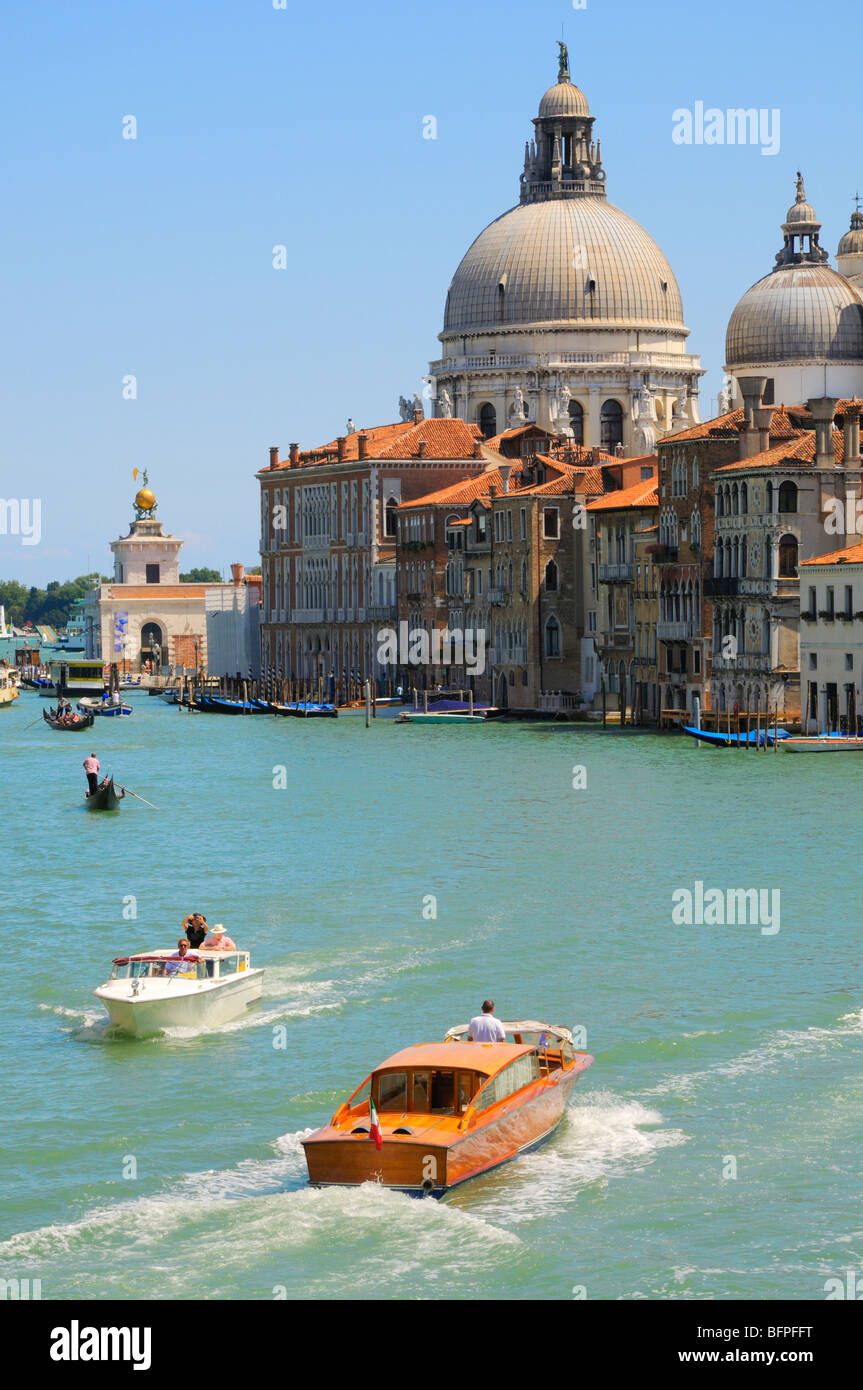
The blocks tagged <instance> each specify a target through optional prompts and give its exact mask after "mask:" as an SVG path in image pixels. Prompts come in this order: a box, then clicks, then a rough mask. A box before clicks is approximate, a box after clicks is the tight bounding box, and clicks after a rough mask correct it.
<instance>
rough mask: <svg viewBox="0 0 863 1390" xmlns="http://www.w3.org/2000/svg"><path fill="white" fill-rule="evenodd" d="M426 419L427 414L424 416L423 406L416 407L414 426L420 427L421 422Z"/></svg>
mask: <svg viewBox="0 0 863 1390" xmlns="http://www.w3.org/2000/svg"><path fill="white" fill-rule="evenodd" d="M424 419H425V414H424V412H423V408H422V406H421V405H415V406H414V424H415V425H418V424H419V423H420V420H424Z"/></svg>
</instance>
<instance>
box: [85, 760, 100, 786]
mask: <svg viewBox="0 0 863 1390" xmlns="http://www.w3.org/2000/svg"><path fill="white" fill-rule="evenodd" d="M84 771H85V772H86V774H87V786H88V788H89V791H88V792H87V795H88V796H92V795H93V793H94V792H97V791H98V790H99V759H98V758H97V757H96V754H95V753H91V754H90V756H89V758H85V759H84Z"/></svg>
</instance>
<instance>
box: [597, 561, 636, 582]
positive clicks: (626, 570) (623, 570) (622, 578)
mask: <svg viewBox="0 0 863 1390" xmlns="http://www.w3.org/2000/svg"><path fill="white" fill-rule="evenodd" d="M634 577H635V566H634V565H627V564H619V565H600V567H599V582H600V584H631V583H632V581H633V579H634Z"/></svg>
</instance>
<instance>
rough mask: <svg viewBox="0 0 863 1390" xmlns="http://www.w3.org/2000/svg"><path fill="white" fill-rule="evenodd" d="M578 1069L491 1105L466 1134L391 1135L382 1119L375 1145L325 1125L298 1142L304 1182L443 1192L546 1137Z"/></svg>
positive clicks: (433, 1129)
mask: <svg viewBox="0 0 863 1390" xmlns="http://www.w3.org/2000/svg"><path fill="white" fill-rule="evenodd" d="M581 1070H582V1069H581V1068H579V1067H577V1066H576V1067H572V1068H570V1069H568V1070H566V1071H562V1072H560V1073H559V1074H558V1075H557V1076H555V1077H554V1078H550V1079H548V1080H544V1081H540V1082H537V1083H536V1084H535V1085H534V1086H533V1087H531V1088H530V1090H529V1091H527V1092H526V1093H519V1095H518V1096H517V1097H515V1096H514V1097H513V1098H512V1102H511V1103H510V1104H509V1105H508V1106H507V1104H506V1103H504V1104H503V1105H502V1106H496V1107H494V1108H493V1110H492V1111H490V1113H489V1118H488V1119H487V1120H485V1122H484V1123H479V1124H476V1125H475V1126H472V1127H471V1128H469V1129H468V1130H467V1131H466V1132H465V1133H463V1134H462V1133H458V1132H455V1133H454V1132H452V1131H445V1130H441V1129H439V1128H438V1126H436V1125H435V1124H433V1123H430V1124H429V1125H428V1128H427V1130H426V1138H425V1139H424V1138H423V1136H422V1134H421V1133H416V1132H415V1133H414V1134H412V1135H399V1134H393V1133H391V1132H388V1130H389V1126H388V1125H387V1124H385V1123H384V1126H383V1130H384V1139H383V1146H382V1148H381V1149H379V1150H378V1149H376V1148H375V1146H374V1143H373V1142H372V1140H371V1139H370V1138H369V1137H368V1135H367V1134H355V1135H352V1134H345V1133H344V1132H338V1131H336V1130H334V1129H332V1127H331V1126H326V1127H325V1128H324V1129H320V1130H317V1131H316V1133H314V1134H312V1135H310V1136H309V1138H308V1139H306V1140H304V1142H303V1148H304V1149H305V1153H306V1162H307V1165H308V1170H309V1182H310V1183H311V1184H312V1185H313V1186H321V1187H323V1186H331V1185H334V1186H354V1185H358V1184H360V1183H364V1182H377V1183H380V1184H381V1185H382V1186H384V1187H391V1188H393V1189H395V1190H397V1191H399V1192H408V1193H410V1194H412V1195H416V1196H432V1197H442V1196H444V1194H445V1193H446V1192H448V1191H449V1190H450V1189H452V1188H453V1187H458V1186H459V1185H460V1184H461V1183H464V1182H467V1181H469V1179H471V1178H475V1177H478V1176H480V1174H482V1173H487V1172H489V1171H490V1170H491V1169H492V1168H497V1167H499V1166H500V1165H501V1164H502V1163H507V1162H509V1160H510V1159H513V1158H517V1157H518V1155H519V1154H521V1153H525V1152H527V1151H528V1150H529V1149H533V1148H536V1147H538V1146H539V1145H540V1144H542V1143H543V1142H544V1141H545V1140H546V1139H549V1138H550V1137H551V1135H552V1134H553V1133H554V1131H555V1129H556V1128H557V1126H558V1125H559V1124H560V1121H561V1120H562V1119H563V1115H564V1111H565V1110H566V1104H567V1101H568V1099H569V1096H570V1094H571V1092H572V1088H573V1086H574V1085H575V1082H576V1081H577V1080H578V1077H579V1076H580V1075H581ZM428 1118H429V1119H433V1117H428ZM415 1121H416V1117H415V1116H414V1117H410V1116H409V1117H407V1118H406V1120H405V1124H406V1125H408V1126H409V1127H411V1128H414V1129H416V1125H415Z"/></svg>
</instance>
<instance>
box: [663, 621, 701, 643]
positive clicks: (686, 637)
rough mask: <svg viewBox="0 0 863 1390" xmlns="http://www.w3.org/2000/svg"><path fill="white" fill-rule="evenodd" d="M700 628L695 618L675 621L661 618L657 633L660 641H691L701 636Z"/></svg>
mask: <svg viewBox="0 0 863 1390" xmlns="http://www.w3.org/2000/svg"><path fill="white" fill-rule="evenodd" d="M698 629H699V625H698V623H697V622H696V621H695V619H694V618H682V619H676V620H675V621H673V622H668V621H666V620H665V619H662V618H660V620H659V622H658V623H657V624H656V635H657V637H658V638H659V640H660V642H691V641H693V640H694V639H695V638H696V637H700V636H701V633H700V632H699V630H698Z"/></svg>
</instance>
